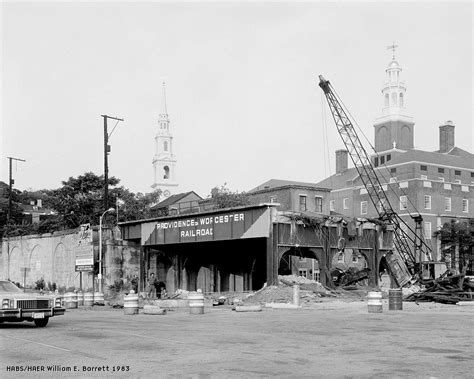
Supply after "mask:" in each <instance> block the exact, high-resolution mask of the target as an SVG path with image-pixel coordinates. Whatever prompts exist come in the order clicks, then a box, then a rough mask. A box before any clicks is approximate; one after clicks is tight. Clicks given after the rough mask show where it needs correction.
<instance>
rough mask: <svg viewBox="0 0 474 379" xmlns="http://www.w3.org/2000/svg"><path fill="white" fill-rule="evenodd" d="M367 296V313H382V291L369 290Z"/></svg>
mask: <svg viewBox="0 0 474 379" xmlns="http://www.w3.org/2000/svg"><path fill="white" fill-rule="evenodd" d="M367 298H368V301H367V305H368V311H369V313H382V292H375V291H373V292H369V294H368V296H367Z"/></svg>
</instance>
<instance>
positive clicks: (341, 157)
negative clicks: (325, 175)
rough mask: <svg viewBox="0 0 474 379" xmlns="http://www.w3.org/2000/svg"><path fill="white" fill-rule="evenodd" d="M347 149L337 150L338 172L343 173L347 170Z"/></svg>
mask: <svg viewBox="0 0 474 379" xmlns="http://www.w3.org/2000/svg"><path fill="white" fill-rule="evenodd" d="M347 155H348V152H347V150H342V149H341V150H336V174H342V173H343V172H344V171H346V170H347V164H348V161H347Z"/></svg>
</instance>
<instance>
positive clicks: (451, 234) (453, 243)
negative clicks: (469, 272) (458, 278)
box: [433, 220, 474, 271]
mask: <svg viewBox="0 0 474 379" xmlns="http://www.w3.org/2000/svg"><path fill="white" fill-rule="evenodd" d="M433 236H434V237H437V238H439V239H440V240H441V244H442V249H441V260H442V261H444V262H447V263H451V268H453V269H456V270H459V271H463V270H465V269H466V268H467V267H468V266H469V264H470V262H471V264H472V261H473V258H474V256H473V237H472V236H473V230H472V227H471V225H470V224H469V223H468V222H460V221H456V220H451V222H446V223H445V224H444V225H443V226H442V228H441V229H439V230H437V231H435V232H434V233H433Z"/></svg>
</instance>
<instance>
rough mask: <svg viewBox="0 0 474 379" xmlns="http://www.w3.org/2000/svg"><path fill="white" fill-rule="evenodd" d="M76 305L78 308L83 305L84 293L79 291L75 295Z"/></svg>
mask: <svg viewBox="0 0 474 379" xmlns="http://www.w3.org/2000/svg"><path fill="white" fill-rule="evenodd" d="M77 305H78V306H82V305H84V293H83V292H82V291H79V292H78V293H77Z"/></svg>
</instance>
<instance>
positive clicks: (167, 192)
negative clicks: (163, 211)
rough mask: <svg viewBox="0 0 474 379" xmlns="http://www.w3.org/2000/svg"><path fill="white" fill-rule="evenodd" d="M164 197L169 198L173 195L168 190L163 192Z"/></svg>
mask: <svg viewBox="0 0 474 379" xmlns="http://www.w3.org/2000/svg"><path fill="white" fill-rule="evenodd" d="M163 195H164V196H165V197H169V195H171V192H170V191H168V190H164V191H163Z"/></svg>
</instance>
